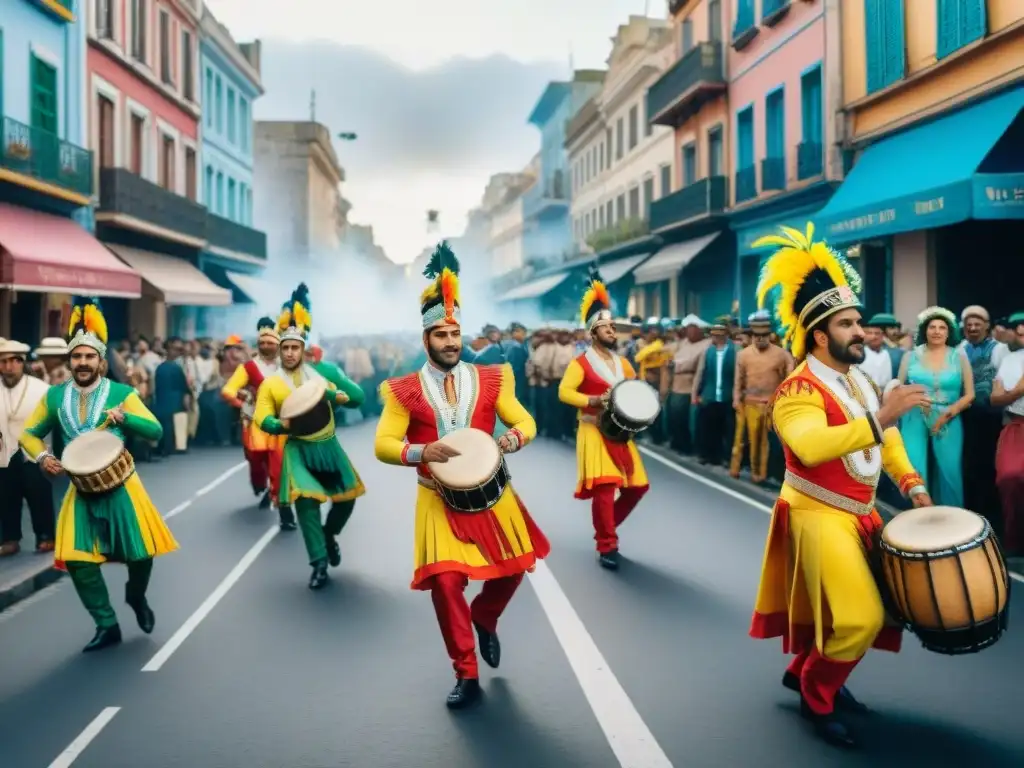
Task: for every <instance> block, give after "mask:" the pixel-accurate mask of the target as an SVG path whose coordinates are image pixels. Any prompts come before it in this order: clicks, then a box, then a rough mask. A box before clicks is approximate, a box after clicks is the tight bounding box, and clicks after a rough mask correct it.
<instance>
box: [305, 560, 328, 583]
mask: <svg viewBox="0 0 1024 768" xmlns="http://www.w3.org/2000/svg"><path fill="white" fill-rule="evenodd" d="M328 578H329V577H328V576H327V563H317V564H316V565H314V566H313V573H312V574H311V575H310V577H309V588H310V589H323V587H324V586H325V585H326V584H327V580H328Z"/></svg>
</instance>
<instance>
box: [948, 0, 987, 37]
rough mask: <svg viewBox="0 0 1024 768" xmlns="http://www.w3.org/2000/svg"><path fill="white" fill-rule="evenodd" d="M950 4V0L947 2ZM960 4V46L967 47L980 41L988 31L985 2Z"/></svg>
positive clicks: (973, 0) (976, 0) (964, 0)
mask: <svg viewBox="0 0 1024 768" xmlns="http://www.w3.org/2000/svg"><path fill="white" fill-rule="evenodd" d="M946 2H947V3H948V2H950V0H946ZM959 2H960V44H961V45H967V44H969V43H973V42H974V41H975V40H980V39H981V38H983V37H984V36H985V33H986V32H987V31H988V29H987V27H988V19H987V18H986V15H985V0H959Z"/></svg>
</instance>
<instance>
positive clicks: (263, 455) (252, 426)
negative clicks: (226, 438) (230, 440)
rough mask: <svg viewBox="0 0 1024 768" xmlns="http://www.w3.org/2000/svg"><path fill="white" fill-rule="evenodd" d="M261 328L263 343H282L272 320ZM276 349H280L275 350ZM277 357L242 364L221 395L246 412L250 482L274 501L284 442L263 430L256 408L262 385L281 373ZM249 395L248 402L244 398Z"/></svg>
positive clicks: (263, 320) (255, 490)
mask: <svg viewBox="0 0 1024 768" xmlns="http://www.w3.org/2000/svg"><path fill="white" fill-rule="evenodd" d="M256 325H257V334H258V335H259V343H260V344H266V343H267V342H273V343H275V344H278V343H280V336H279V334H278V332H277V328H276V323H275V322H274V320H272V319H271V318H269V317H263V318H260V320H259V322H258V323H257V324H256ZM275 349H276V347H275ZM277 368H278V366H277V361H276V358H275V359H273V360H269V361H268V360H265V359H264V358H262V357H260V356H257V357H255V358H253V359H252V360H247V361H246V362H244V363H242V364H241V365H239V366H238V367H237V368H236V369H235V372H234V373H233V374H232V375H231V378H230V379H228V381H227V383H226V384H225V385H224V387H223V388H222V389H221V391H220V393H221V396H222V397H223V398H224V400H226V401H227V403H228V405H230V406H232V407H234V408H239V409H242V449H243V450H244V451H245V460H246V461H247V462H248V463H249V481H250V482H251V484H252V490H253V493H255V494H257V495H259V494H262V493H264V492H265V491H266V490H267V488H268V487H269V489H270V496H269V498H270V499H277V497H278V491H279V490H280V482H281V449H282V446H283V445H284V440H283V439H282V438H281V437H278V436H275V435H270V434H267V433H266V432H264V431H263V430H262V429H260V428H259V427H258V426H257V425H256V422H255V421H254V420H253V418H252V411H251V410H250V411H249V412H248V413H247V412H246V411H247V406H248V408H252V407H253V405H254V404H255V403H256V393H257V392H258V391H259V388H260V384H262V383H263V380H264V379H266V378H267V377H268V376H270V375H272V374H274V373H276V372H277ZM242 392H245V393H247V394H246V400H245V401H243V400H242V398H241V397H240V394H241V393H242Z"/></svg>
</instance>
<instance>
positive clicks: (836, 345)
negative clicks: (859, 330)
mask: <svg viewBox="0 0 1024 768" xmlns="http://www.w3.org/2000/svg"><path fill="white" fill-rule="evenodd" d="M855 344H859V345H860V348H859V349H853V346H854V345H855ZM828 353H829V354H830V355H832V359H833V360H837V361H838V362H840V363H848V364H850V365H856V364H857V363H863V362H864V337H863V336H854V337H853V338H852V339H850V340H849V342H847V343H846V344H844V343H843V342H841V341H837V340H836V339H834V338H832V336H831V335H830V336H829V337H828Z"/></svg>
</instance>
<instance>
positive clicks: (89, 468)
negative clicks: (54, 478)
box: [60, 429, 124, 475]
mask: <svg viewBox="0 0 1024 768" xmlns="http://www.w3.org/2000/svg"><path fill="white" fill-rule="evenodd" d="M123 450H124V442H123V441H122V440H121V438H119V437H118V436H117V435H115V434H114V433H113V432H107V431H106V430H105V429H95V430H93V431H92V432H86V433H85V434H84V435H80V436H78V437H76V438H75V439H74V440H72V441H71V442H70V443H68V444H67V446H66V447H65V448H64V453H62V454H61V457H60V463H61V464H62V465H63V466H64V469H65V470H67V472H68V473H69V474H72V475H90V474H92V473H93V472H99V471H100V470H101V469H106V468H107V467H109V466H110V465H111V464H112V463H113V462H114V459H116V458H117V457H118V456H120V455H121V451H123Z"/></svg>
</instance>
